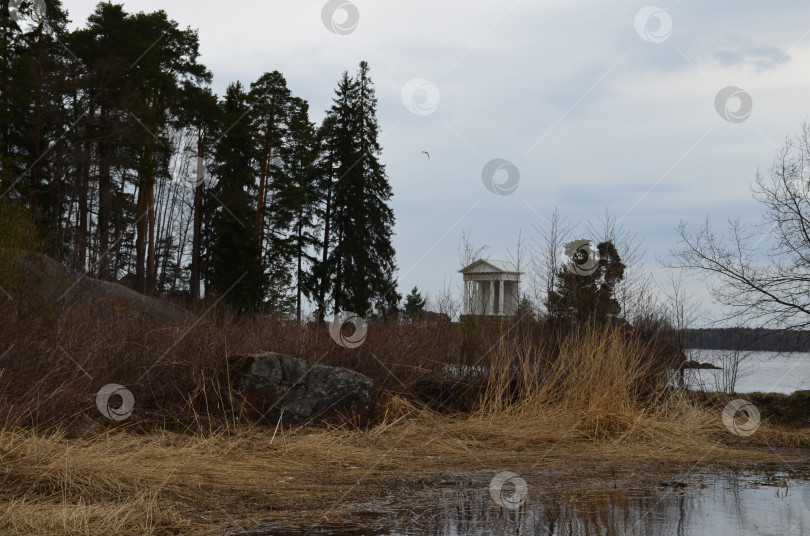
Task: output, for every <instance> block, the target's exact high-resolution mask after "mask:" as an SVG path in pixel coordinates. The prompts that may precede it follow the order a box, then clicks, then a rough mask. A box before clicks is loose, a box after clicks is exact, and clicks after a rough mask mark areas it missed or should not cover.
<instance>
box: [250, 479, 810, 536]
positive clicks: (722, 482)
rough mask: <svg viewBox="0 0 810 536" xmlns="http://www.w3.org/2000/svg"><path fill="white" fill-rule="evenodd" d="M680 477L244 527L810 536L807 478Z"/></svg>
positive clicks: (396, 504) (396, 505)
mask: <svg viewBox="0 0 810 536" xmlns="http://www.w3.org/2000/svg"><path fill="white" fill-rule="evenodd" d="M674 478H675V479H670V480H667V479H664V480H663V482H662V485H659V486H656V488H655V489H652V490H650V489H646V490H642V489H630V488H632V485H628V483H627V482H621V483H616V484H610V483H608V484H607V485H608V486H609V489H605V483H600V484H599V485H600V486H601V487H593V488H588V487H587V486H585V487H582V488H581V487H577V488H571V487H569V486H565V487H560V488H559V489H553V488H548V487H547V488H545V489H544V487H543V483H542V479H541V478H539V477H538V478H531V475H529V476H528V477H527V478H526V482H527V487H528V495H527V496H526V498H525V501H524V502H522V504H520V505H519V507H517V508H515V509H511V508H503V507H501V506H498V505H497V504H496V503H495V501H494V500H493V498H492V496H491V495H490V491H489V487H488V485H489V482H481V481H475V480H464V479H461V480H460V481H459V482H448V481H445V482H441V483H440V484H439V485H437V486H436V487H435V488H433V489H427V490H425V491H423V492H418V493H416V492H415V493H414V495H415V496H413V497H408V498H407V499H405V498H402V497H400V498H397V497H389V498H388V500H387V501H383V502H382V503H380V504H377V505H365V506H363V507H360V508H355V509H354V510H353V511H352V512H349V513H346V515H344V516H343V517H344V519H345V521H343V522H333V523H324V524H310V525H306V526H301V525H299V523H300V521H299V522H296V521H295V520H292V519H291V520H289V522H285V523H282V524H277V525H273V526H265V527H262V529H261V530H257V531H252V532H247V533H243V534H250V535H251V536H260V535H262V536H263V535H271V534H273V535H288V536H294V535H305V534H306V535H325V534H337V535H345V536H349V535H361V534H362V535H381V536H382V535H387V536H395V535H403V536H405V535H423V534H425V535H428V534H429V535H435V536H461V535H465V536H478V535H500V534H503V535H507V534H508V535H525V536H531V535H549V536H592V535H594V536H595V535H599V536H625V535H638V536H647V535H656V536H657V535H670V534H671V535H675V536H690V535H694V536H719V535H725V534H734V535H763V536H764V535H779V536H801V535H807V536H810V481H807V480H797V479H795V478H792V477H790V476H789V475H787V474H780V473H771V474H768V475H763V474H758V475H757V474H752V473H744V474H736V473H722V474H702V475H693V476H692V477H690V478H689V479H688V480H682V481H681V480H677V477H674ZM613 486H615V489H613ZM403 503H406V504H403Z"/></svg>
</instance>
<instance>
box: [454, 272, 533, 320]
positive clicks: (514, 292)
mask: <svg viewBox="0 0 810 536" xmlns="http://www.w3.org/2000/svg"><path fill="white" fill-rule="evenodd" d="M459 272H460V273H461V274H463V276H464V314H466V315H475V316H512V315H515V314H517V308H518V299H519V296H520V294H519V292H520V290H519V287H520V273H521V272H519V271H518V269H517V267H516V266H515V265H514V264H512V263H511V262H508V261H496V260H490V259H478V260H477V261H475V262H473V263H472V264H470V265H469V266H467V267H466V268H463V269H461V270H459Z"/></svg>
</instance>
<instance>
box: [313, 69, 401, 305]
mask: <svg viewBox="0 0 810 536" xmlns="http://www.w3.org/2000/svg"><path fill="white" fill-rule="evenodd" d="M368 72H369V68H368V64H367V63H366V62H361V63H360V68H359V70H358V72H357V77H356V78H351V77H350V76H349V75H348V73H343V77H342V78H341V80H340V82H339V83H338V87H337V89H336V91H335V98H334V99H333V105H332V107H331V109H330V110H329V111H328V117H327V120H328V121H329V131H327V132H326V133H325V134H326V136H327V138H326V139H325V140H324V143H325V150H326V151H328V152H329V154H328V161H329V165H330V176H332V177H333V181H332V183H331V184H330V188H331V199H330V203H331V206H330V215H329V217H330V224H331V231H330V232H332V233H333V237H330V244H329V248H330V249H329V250H328V254H327V259H326V264H327V265H328V266H322V267H320V273H321V274H322V276H325V277H330V282H331V285H330V286H331V291H332V299H333V304H334V308H335V310H349V311H353V312H359V313H358V314H369V313H370V312H372V311H373V309H376V311H373V312H374V314H380V315H382V316H386V315H388V314H389V313H391V312H394V311H396V310H397V308H398V303H399V301H400V299H401V296H400V295H399V294H398V293H397V291H396V285H397V282H396V278H395V275H394V274H395V272H396V263H395V259H394V255H395V252H394V248H393V246H392V245H391V237H392V234H393V226H394V213H393V211H392V210H391V207H390V206H389V205H388V203H389V202H390V199H391V195H392V191H391V185H390V184H389V182H388V177H387V176H386V173H385V166H384V165H383V164H381V163H380V160H379V156H380V154H381V153H382V149H381V147H380V144H379V142H378V139H377V138H378V136H379V126H378V123H377V117H376V112H377V98H376V96H375V91H374V86H373V83H372V81H371V78H370V77H369V76H368Z"/></svg>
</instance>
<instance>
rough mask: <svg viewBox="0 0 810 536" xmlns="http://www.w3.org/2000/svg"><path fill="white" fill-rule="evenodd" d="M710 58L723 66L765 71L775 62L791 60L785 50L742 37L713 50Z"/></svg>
mask: <svg viewBox="0 0 810 536" xmlns="http://www.w3.org/2000/svg"><path fill="white" fill-rule="evenodd" d="M712 58H713V59H714V61H715V62H717V63H718V64H720V65H721V66H723V67H737V66H751V67H754V68H755V69H757V70H758V71H767V70H769V69H771V68H773V67H774V66H775V65H777V64H785V63H788V62H790V61H791V58H790V56H789V55H788V54H787V52H783V51H782V50H780V49H778V48H776V47H774V46H770V45H763V44H757V43H754V42H752V41H750V40H748V39H743V38H740V39H739V40H737V41H736V42H734V43H730V44H728V45H725V46H723V47H722V48H720V49H719V50H717V51H715V52H714V54H713V55H712Z"/></svg>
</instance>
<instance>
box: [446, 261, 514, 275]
mask: <svg viewBox="0 0 810 536" xmlns="http://www.w3.org/2000/svg"><path fill="white" fill-rule="evenodd" d="M459 272H461V273H462V274H519V273H520V272H518V269H517V266H515V265H514V264H512V263H511V262H509V261H497V260H492V259H478V260H477V261H475V262H473V263H472V264H470V265H469V266H467V267H465V268H462V269H461V270H459Z"/></svg>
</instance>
